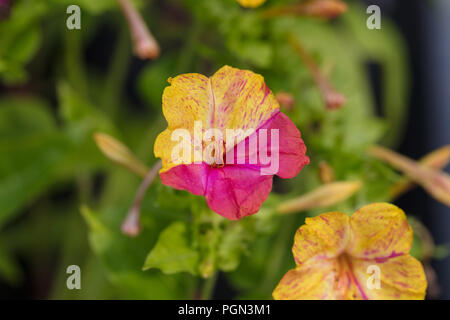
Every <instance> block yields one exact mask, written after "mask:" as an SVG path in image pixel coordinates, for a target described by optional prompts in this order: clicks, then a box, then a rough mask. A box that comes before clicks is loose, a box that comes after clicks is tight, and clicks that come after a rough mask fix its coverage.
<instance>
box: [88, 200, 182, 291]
mask: <svg viewBox="0 0 450 320" xmlns="http://www.w3.org/2000/svg"><path fill="white" fill-rule="evenodd" d="M125 210H126V209H124V208H117V207H116V208H114V209H109V210H105V211H103V214H99V213H97V212H94V211H92V210H91V209H89V208H88V207H86V206H83V207H82V208H81V213H82V216H83V217H84V219H85V221H86V223H87V225H88V226H89V242H90V245H91V247H92V249H93V251H94V253H95V254H96V255H97V256H98V257H99V258H100V260H101V261H102V263H103V265H104V266H105V268H106V271H107V276H108V279H109V280H110V281H111V282H112V284H113V285H115V286H116V287H117V288H118V292H119V297H120V298H124V299H183V298H184V299H185V298H186V297H187V296H186V287H188V285H189V279H187V278H185V277H181V275H180V276H173V277H164V276H163V275H162V274H161V273H159V272H144V271H142V262H143V261H144V259H145V255H146V252H147V250H148V249H147V248H148V245H149V244H152V243H154V241H155V240H156V239H155V234H157V233H158V231H159V230H158V229H155V228H154V227H153V228H144V229H143V230H142V232H141V234H140V235H139V236H138V237H136V238H133V239H131V238H129V237H127V236H125V235H123V234H121V233H120V231H119V230H120V227H119V224H120V219H121V216H120V215H121V214H122V213H123V212H125Z"/></svg>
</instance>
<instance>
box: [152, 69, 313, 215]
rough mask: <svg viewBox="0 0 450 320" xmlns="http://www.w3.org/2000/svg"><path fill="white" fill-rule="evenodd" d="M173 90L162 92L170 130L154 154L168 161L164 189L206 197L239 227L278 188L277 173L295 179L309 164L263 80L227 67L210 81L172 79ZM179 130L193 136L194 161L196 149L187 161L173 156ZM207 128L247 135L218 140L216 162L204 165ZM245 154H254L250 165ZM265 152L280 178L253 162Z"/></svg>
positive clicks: (162, 175) (164, 163) (160, 138)
mask: <svg viewBox="0 0 450 320" xmlns="http://www.w3.org/2000/svg"><path fill="white" fill-rule="evenodd" d="M169 83H170V84H171V85H170V86H168V87H167V88H166V89H165V90H164V93H163V113H164V116H165V118H166V120H167V122H168V127H167V129H166V130H165V131H163V132H162V133H160V134H159V136H158V137H157V139H156V142H155V147H154V152H155V156H156V157H159V158H161V160H162V169H161V170H160V173H159V174H160V178H161V181H162V183H163V184H165V185H168V186H171V187H173V188H175V189H179V190H187V191H189V192H191V193H192V194H195V195H203V196H205V198H206V201H207V203H208V205H209V207H210V208H211V209H212V210H213V211H214V212H216V213H219V214H220V215H222V216H224V217H226V218H228V219H232V220H237V219H240V218H242V217H244V216H248V215H251V214H254V213H256V212H258V210H259V208H260V207H261V205H262V203H263V202H264V201H265V200H266V198H267V196H268V195H269V193H270V190H271V189H272V180H273V175H274V174H277V175H278V176H279V177H281V178H284V179H286V178H293V177H295V176H296V175H297V174H298V173H299V172H300V170H301V169H302V167H303V166H304V165H306V164H308V163H309V159H308V157H307V156H306V155H305V153H306V147H305V145H304V143H303V140H302V139H301V136H300V132H299V130H298V129H297V128H296V127H295V125H294V123H292V121H291V120H290V119H289V118H288V117H287V116H286V115H285V114H283V113H282V112H280V107H279V104H278V102H277V100H276V99H275V97H274V95H273V94H272V92H271V91H270V90H269V88H268V87H267V86H266V84H265V83H264V78H263V77H262V76H260V75H257V74H255V73H253V72H251V71H247V70H239V69H235V68H232V67H229V66H225V67H223V68H221V69H220V70H219V71H217V72H216V73H215V74H214V75H213V76H212V77H210V78H208V77H206V76H204V75H201V74H196V73H190V74H183V75H180V76H177V77H175V78H173V79H169ZM198 125H199V126H200V127H201V129H199V128H198ZM179 129H183V130H187V131H188V133H190V134H191V135H190V137H189V139H190V140H189V141H188V142H189V143H193V145H194V148H193V149H194V150H193V151H194V152H193V154H192V153H191V152H190V151H191V150H190V149H189V150H188V151H189V154H188V155H187V156H185V155H184V153H183V161H182V162H180V161H179V160H180V158H177V156H176V152H174V150H176V149H177V146H178V145H179V142H177V141H174V140H173V138H174V134H176V133H177V131H178V130H179ZM209 129H211V130H212V129H214V130H218V131H220V132H223V131H227V130H236V131H239V130H242V131H243V132H245V134H242V135H240V136H239V137H238V138H237V139H229V137H228V136H226V138H219V137H218V138H217V139H215V140H214V141H213V142H214V145H215V148H214V152H213V153H214V159H215V162H210V161H204V159H200V161H199V159H198V158H196V157H197V156H198V155H200V157H201V156H202V155H204V154H205V153H207V154H208V153H209V152H210V151H208V150H209V149H208V148H209V147H210V145H206V143H205V141H204V139H203V140H202V138H201V137H200V138H199V136H198V133H200V136H203V138H204V137H205V133H206V132H207V131H209ZM199 131H200V132H199ZM275 132H276V134H275ZM263 133H266V134H267V136H266V139H265V140H262V139H261V135H262V134H263ZM192 134H193V135H194V137H193V138H192ZM276 137H279V139H278V141H275V140H276V139H274V138H276ZM258 138H260V139H259V143H258V145H257V150H252V148H251V145H252V141H255V140H256V139H258ZM274 141H275V142H276V143H278V146H277V145H276V143H274ZM224 145H226V148H223V146H224ZM216 147H217V148H216ZM242 148H244V151H245V150H249V154H245V159H242V158H243V156H244V155H243V153H242ZM264 149H266V151H267V152H268V153H267V154H270V156H272V155H275V154H277V155H279V157H278V159H277V162H278V163H277V164H276V165H277V167H278V168H277V170H276V171H273V172H272V171H270V168H269V165H268V164H267V163H266V162H264V161H262V160H261V158H260V159H258V161H257V162H252V161H251V159H252V158H253V156H254V155H257V154H258V153H259V155H260V156H261V152H262V150H264ZM216 151H217V152H216ZM174 155H175V157H174ZM225 158H226V161H223V159H225ZM240 159H241V160H244V161H239V160H240ZM202 160H203V161H202ZM229 160H231V161H229ZM230 162H231V163H230ZM265 170H268V171H265ZM263 171H265V172H263Z"/></svg>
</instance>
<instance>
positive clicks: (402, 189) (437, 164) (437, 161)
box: [389, 145, 450, 198]
mask: <svg viewBox="0 0 450 320" xmlns="http://www.w3.org/2000/svg"><path fill="white" fill-rule="evenodd" d="M449 161H450V145H447V146H444V147H442V148H439V149H437V150H435V151H433V152H431V153H429V154H428V155H426V156H425V157H423V158H422V159H421V160H420V161H419V162H420V163H421V164H422V165H424V166H426V167H428V168H431V169H442V168H444V167H445V166H446V165H447V164H448V163H449ZM415 186H416V184H415V183H414V182H413V181H412V180H411V179H410V178H408V177H404V178H403V179H402V180H401V181H400V182H398V183H396V184H395V185H394V186H393V187H392V188H391V190H390V192H389V193H390V195H391V197H392V198H397V197H399V196H400V195H402V194H404V193H406V192H408V191H410V190H411V189H412V188H414V187H415Z"/></svg>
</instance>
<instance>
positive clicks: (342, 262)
mask: <svg viewBox="0 0 450 320" xmlns="http://www.w3.org/2000/svg"><path fill="white" fill-rule="evenodd" d="M412 240H413V233H412V229H411V227H410V226H409V224H408V222H407V220H406V216H405V214H404V212H403V211H402V210H401V209H399V208H397V207H396V206H394V205H391V204H388V203H375V204H371V205H367V206H365V207H363V208H361V209H359V210H357V211H356V212H355V213H354V214H353V215H352V216H351V217H348V216H347V215H345V214H344V213H341V212H329V213H325V214H322V215H320V216H318V217H315V218H307V219H306V224H305V225H303V226H302V227H300V228H299V229H298V231H297V233H296V235H295V239H294V246H293V248H292V252H293V254H294V258H295V262H296V265H297V267H296V268H295V269H292V270H290V271H288V272H287V273H286V274H285V275H284V277H283V278H282V279H281V281H280V283H279V284H278V286H277V287H276V288H275V290H274V292H273V297H274V298H275V299H277V300H303V299H305V300H316V299H345V300H347V299H350V300H353V299H373V300H383V299H424V297H425V291H426V287H427V281H426V278H425V274H424V270H423V267H422V265H421V263H420V262H419V261H417V260H416V259H415V258H413V257H412V256H410V255H409V251H410V249H411V245H412ZM374 269H378V270H379V273H378V274H374V273H372V272H373V270H374ZM376 276H378V277H379V279H378V280H379V286H378V287H373V286H372V285H373V283H372V282H371V281H373V280H374V279H373V277H376ZM375 280H376V279H375ZM369 283H371V284H372V285H370V284H369Z"/></svg>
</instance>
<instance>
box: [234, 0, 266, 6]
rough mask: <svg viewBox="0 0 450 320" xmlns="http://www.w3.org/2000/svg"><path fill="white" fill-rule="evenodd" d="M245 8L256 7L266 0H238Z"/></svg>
mask: <svg viewBox="0 0 450 320" xmlns="http://www.w3.org/2000/svg"><path fill="white" fill-rule="evenodd" d="M237 2H239V4H240V5H241V6H243V7H245V8H256V7H259V6H260V5H262V4H263V3H264V2H266V0H237Z"/></svg>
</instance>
